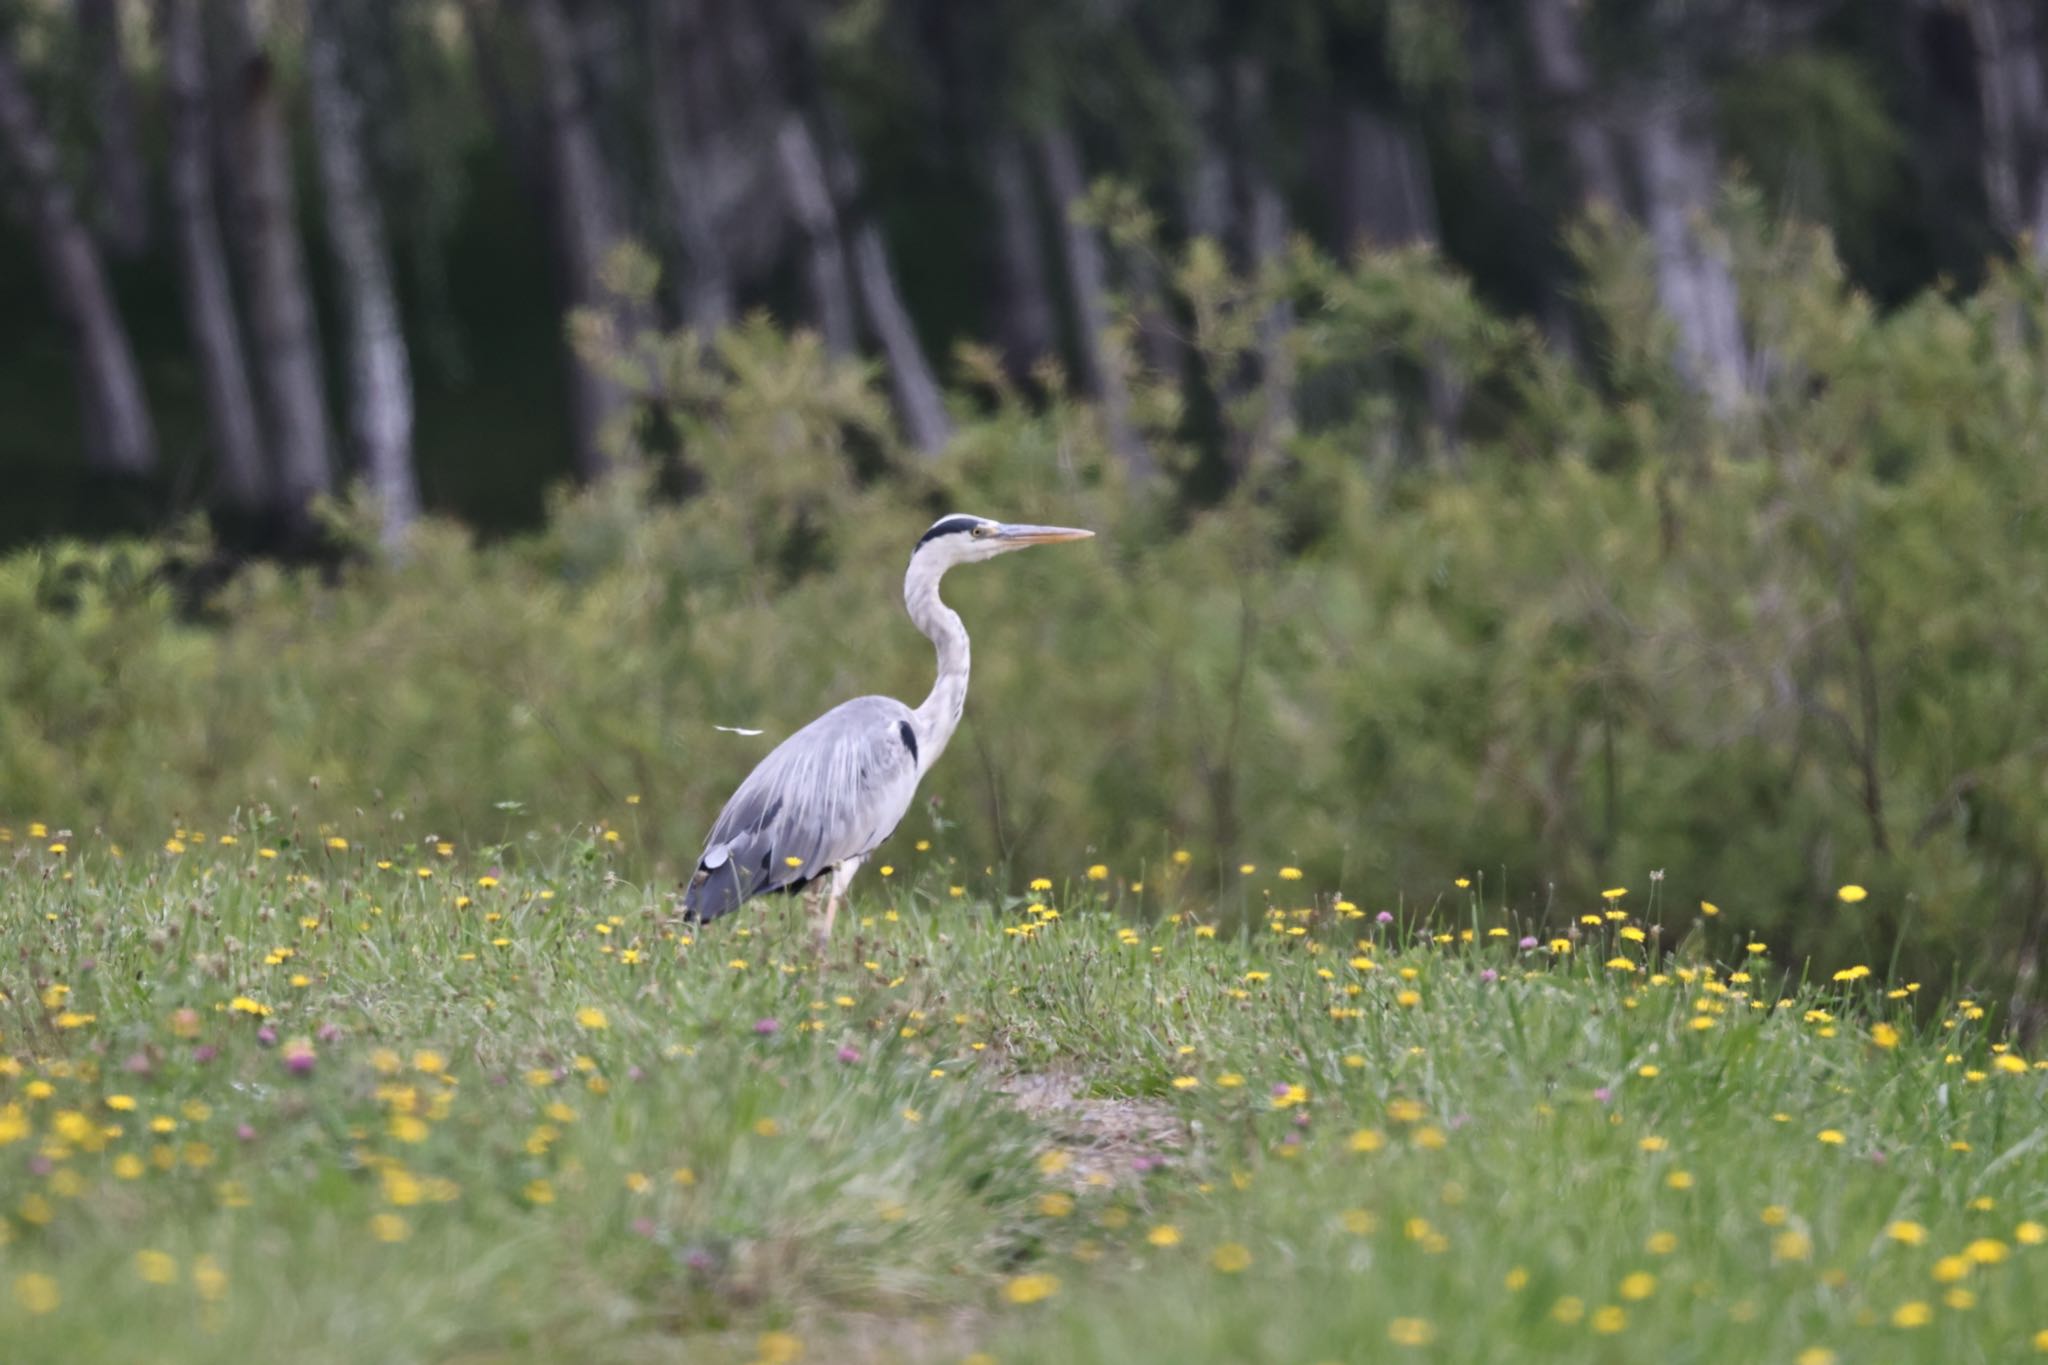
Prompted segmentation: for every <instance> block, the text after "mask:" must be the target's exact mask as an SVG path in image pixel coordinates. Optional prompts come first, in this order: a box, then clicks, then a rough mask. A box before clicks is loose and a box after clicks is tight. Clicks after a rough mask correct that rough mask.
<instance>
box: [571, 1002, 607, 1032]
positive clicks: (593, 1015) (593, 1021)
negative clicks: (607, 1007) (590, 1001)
mask: <svg viewBox="0 0 2048 1365" xmlns="http://www.w3.org/2000/svg"><path fill="white" fill-rule="evenodd" d="M576 1022H577V1023H578V1024H580V1025H581V1026H583V1027H584V1028H586V1029H589V1030H590V1031H591V1032H593V1033H595V1032H598V1031H600V1030H602V1029H607V1028H610V1027H611V1023H610V1021H609V1020H607V1019H606V1018H605V1017H604V1011H603V1010H601V1009H598V1008H596V1007H595V1006H591V1005H586V1006H584V1007H583V1008H582V1009H580V1010H577V1011H576Z"/></svg>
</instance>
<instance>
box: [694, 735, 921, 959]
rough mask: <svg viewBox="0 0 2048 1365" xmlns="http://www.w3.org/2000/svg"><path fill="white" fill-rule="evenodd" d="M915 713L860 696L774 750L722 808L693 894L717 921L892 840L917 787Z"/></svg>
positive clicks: (699, 912) (701, 914)
mask: <svg viewBox="0 0 2048 1365" xmlns="http://www.w3.org/2000/svg"><path fill="white" fill-rule="evenodd" d="M911 720H912V716H911V712H910V708H909V707H907V706H905V705H903V703H901V702H899V701H894V700H891V699H890V698H888V697H859V698H856V699H855V700H853V701H850V702H847V703H845V704H843V705H841V706H836V707H834V708H833V709H832V710H830V711H827V712H826V713H825V714H824V715H822V716H820V717H818V719H816V720H814V721H812V722H811V723H810V724H809V725H806V726H805V727H804V728H803V729H801V730H799V731H797V732H796V733H795V734H793V735H791V736H790V737H789V738H788V739H786V740H784V741H783V742H782V743H780V744H778V745H776V746H775V748H774V750H773V751H772V752H770V753H769V755H768V756H767V757H766V758H764V759H762V760H761V762H760V764H759V766H757V767H756V768H755V769H754V771H753V772H751V773H749V774H748V775H747V780H746V781H744V782H742V783H741V784H740V788H739V790H738V791H736V792H734V793H733V796H732V799H731V800H730V801H728V802H726V804H725V809H724V810H723V811H721V812H719V816H718V820H717V823H716V824H714V825H713V826H712V828H711V836H710V838H709V839H707V840H706V841H705V847H704V854H703V856H702V857H701V858H699V859H698V865H697V875H696V877H694V878H693V879H692V881H691V885H690V889H689V891H688V893H686V895H685V897H684V903H685V907H686V909H687V910H688V911H689V913H691V914H692V915H693V916H695V917H697V918H700V919H716V918H717V917H718V916H719V915H722V914H725V913H727V912H728V911H730V910H733V909H736V908H738V906H739V905H740V903H741V902H743V901H745V900H747V899H748V898H750V897H752V896H757V895H760V894H762V893H763V892H767V891H775V890H779V889H781V888H783V887H786V886H791V885H793V884H798V883H802V882H805V881H808V880H810V879H811V878H812V877H814V876H817V875H818V874H819V873H821V872H823V871H824V870H825V869H826V868H828V867H831V866H833V865H834V864H836V863H839V862H842V861H844V860H845V859H847V858H852V857H856V856H858V855H860V854H863V853H866V852H868V851H869V850H870V849H872V848H874V847H875V845H877V844H879V843H881V842H882V840H884V839H886V838H888V837H889V835H890V833H892V832H893V831H894V830H895V828H896V824H897V822H898V821H900V820H901V819H902V818H903V813H904V812H905V811H907V810H908V809H909V808H910V801H911V797H912V796H913V795H914V794H915V792H916V790H917V758H916V752H915V748H914V747H913V746H914V744H915V739H914V738H912V739H910V740H906V739H905V735H906V733H911V732H910V731H909V730H908V728H907V727H908V726H909V724H910V722H911Z"/></svg>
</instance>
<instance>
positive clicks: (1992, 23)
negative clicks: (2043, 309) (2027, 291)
mask: <svg viewBox="0 0 2048 1365" xmlns="http://www.w3.org/2000/svg"><path fill="white" fill-rule="evenodd" d="M1963 11H1964V14H1965V15H1966V17H1967V18H1968V19H1969V23H1970V36H1971V38H1972V39H1973V41H1974V43H1975V46H1976V56H1977V99H1978V105H1979V109H1980V112H1981V115H1982V118H1983V125H1984V139H1983V144H1982V147H1983V151H1982V161H1983V177H1984V197H1985V199H1986V200H1988V201H1989V203H1990V205H1991V217H1992V220H1993V221H1994V222H1995V223H1996V224H1997V225H1998V227H1999V229H2000V230H2001V231H2003V232H2004V233H2006V234H2007V235H2008V236H2011V237H2024V238H2027V239H2029V244H2030V249H2031V250H2032V252H2033V255H2034V259H2035V260H2036V261H2038V262H2042V263H2044V264H2048V71H2044V69H2043V66H2042V61H2043V54H2042V50H2041V43H2042V28H2043V25H2042V21H2041V16H2040V9H2039V6H2038V4H2037V3H2036V0H1965V3H1964V5H1963Z"/></svg>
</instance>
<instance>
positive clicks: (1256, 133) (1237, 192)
mask: <svg viewBox="0 0 2048 1365" xmlns="http://www.w3.org/2000/svg"><path fill="white" fill-rule="evenodd" d="M1229 107H1230V114H1231V128H1230V141H1231V150H1230V154H1229V155H1230V176H1231V182H1232V199H1233V201H1234V203H1235V205H1236V207H1237V210H1238V213H1239V216H1240V219H1241V221H1242V222H1243V224H1244V239H1243V245H1242V250H1243V255H1244V262H1245V266H1246V268H1247V269H1248V270H1249V271H1250V272H1251V273H1252V274H1253V275H1254V276H1257V275H1261V274H1264V273H1265V272H1266V271H1267V270H1268V269H1269V268H1270V267H1271V266H1273V265H1274V264H1275V263H1276V262H1278V261H1279V260H1280V258H1281V257H1282V256H1283V255H1284V254H1285V253H1286V250H1287V233H1288V215H1287V205H1286V202H1285V201H1284V200H1283V199H1282V198H1281V197H1280V189H1279V187H1278V186H1277V185H1275V184H1274V183H1273V178H1272V176H1270V175H1269V174H1268V173H1267V171H1266V166H1265V159H1264V158H1263V157H1262V156H1261V155H1259V146H1258V142H1259V137H1260V135H1261V134H1262V133H1263V132H1264V131H1265V129H1266V127H1267V123H1268V112H1267V105H1266V72H1265V69H1264V68H1263V67H1262V66H1260V65H1259V63H1257V62H1256V61H1254V60H1252V59H1251V58H1249V57H1244V58H1239V59H1238V60H1237V61H1236V62H1235V63H1233V64H1232V67H1231V70H1230V104H1229ZM1293 330H1294V309H1293V307H1292V306H1291V305H1290V304H1288V303H1287V302H1286V301H1285V300H1276V301H1275V302H1274V303H1273V304H1272V305H1271V306H1270V307H1269V308H1267V310H1266V312H1265V315H1264V316H1263V317H1261V318H1260V319H1259V327H1258V347H1259V415H1258V422H1257V424H1256V426H1255V427H1253V428H1252V429H1251V430H1250V431H1249V432H1246V433H1245V435H1246V436H1247V437H1248V438H1249V444H1248V446H1247V447H1246V448H1245V449H1244V450H1243V451H1241V452H1240V453H1239V455H1238V457H1237V458H1236V459H1235V460H1234V461H1233V463H1235V464H1236V465H1237V467H1238V471H1239V473H1241V474H1242V473H1244V472H1247V471H1248V470H1250V468H1251V467H1252V465H1253V464H1254V463H1256V462H1257V461H1259V460H1260V459H1263V458H1265V457H1266V456H1267V455H1269V454H1271V453H1272V452H1273V451H1274V450H1275V449H1276V448H1277V446H1278V445H1279V442H1280V440H1281V438H1282V437H1283V436H1284V435H1285V434H1286V433H1287V432H1288V431H1289V430H1291V429H1292V428H1293V426H1294V361H1293V357H1292V356H1290V355H1289V354H1288V350H1287V339H1288V337H1289V335H1290V334H1291V333H1292V332H1293Z"/></svg>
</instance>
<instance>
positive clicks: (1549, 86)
mask: <svg viewBox="0 0 2048 1365" xmlns="http://www.w3.org/2000/svg"><path fill="white" fill-rule="evenodd" d="M1575 8H1576V6H1575V4H1574V2H1573V0H1523V4H1522V14H1523V17H1524V18H1525V19H1526V20H1527V21H1528V22H1527V31H1528V36H1529V50H1530V56H1531V58H1532V66H1533V71H1532V75H1533V76H1534V77H1535V82H1536V88H1537V90H1538V92H1539V93H1540V94H1541V95H1542V97H1543V100H1544V102H1545V103H1546V104H1548V105H1550V106H1551V108H1552V110H1553V112H1554V114H1555V116H1556V118H1557V120H1558V123H1559V125H1560V127H1561V129H1562V132H1563V136H1564V144H1565V150H1566V152H1567V154H1568V155H1569V156H1570V159H1571V164H1572V177H1573V180H1574V182H1575V185H1574V190H1575V197H1576V198H1577V200H1578V202H1579V204H1580V206H1582V207H1584V206H1587V205H1591V204H1605V205H1607V206H1608V207H1609V208H1611V209H1613V210H1615V211H1616V212H1620V211H1622V210H1623V209H1625V208H1626V207H1627V205H1628V194H1627V191H1626V187H1625V185H1624V182H1623V179H1622V174H1621V158H1620V155H1619V153H1618V152H1617V151H1616V150H1615V146H1614V140H1613V138H1612V136H1611V135H1610V134H1609V132H1608V129H1607V126H1606V123H1605V122H1604V120H1603V119H1602V117H1601V111H1600V110H1599V109H1598V108H1596V107H1595V104H1594V97H1595V90H1594V82H1593V69H1592V64H1591V63H1590V62H1588V61H1587V60H1586V54H1585V49H1584V46H1583V44H1582V43H1581V42H1580V38H1579V20H1578V16H1577V15H1576V14H1575V13H1574V12H1573V11H1574V10H1575Z"/></svg>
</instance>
